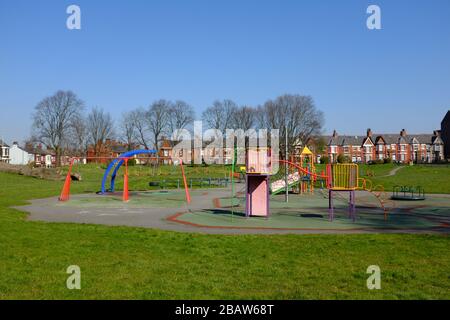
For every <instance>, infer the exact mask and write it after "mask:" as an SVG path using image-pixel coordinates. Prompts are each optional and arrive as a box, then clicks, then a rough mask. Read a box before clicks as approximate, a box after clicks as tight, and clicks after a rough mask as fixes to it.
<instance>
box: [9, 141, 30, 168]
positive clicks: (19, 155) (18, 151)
mask: <svg viewBox="0 0 450 320" xmlns="http://www.w3.org/2000/svg"><path fill="white" fill-rule="evenodd" d="M9 156H10V158H11V160H10V162H9V163H11V164H18V165H27V164H29V163H30V162H32V161H34V156H33V155H31V154H29V153H28V152H27V151H26V150H25V148H21V147H19V144H18V143H17V142H16V141H15V142H13V145H12V146H11V148H10V150H9Z"/></svg>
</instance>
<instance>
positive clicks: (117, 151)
mask: <svg viewBox="0 0 450 320" xmlns="http://www.w3.org/2000/svg"><path fill="white" fill-rule="evenodd" d="M97 149H98V150H95V146H93V145H90V146H88V148H87V152H86V162H88V163H91V162H95V163H108V162H109V161H110V159H112V158H117V157H118V156H120V155H121V154H122V153H124V152H127V151H128V150H129V148H128V146H127V145H126V144H124V143H121V142H119V141H116V140H112V139H106V140H105V142H104V143H99V144H98V146H97Z"/></svg>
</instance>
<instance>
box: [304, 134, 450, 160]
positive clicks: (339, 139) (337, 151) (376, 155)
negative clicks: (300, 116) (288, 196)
mask: <svg viewBox="0 0 450 320" xmlns="http://www.w3.org/2000/svg"><path fill="white" fill-rule="evenodd" d="M440 134H441V132H440V130H435V131H434V132H433V134H407V132H406V130H405V129H402V130H401V131H400V133H399V134H374V133H372V130H371V129H367V133H366V135H361V136H349V135H339V134H338V133H337V132H336V131H334V132H333V134H332V135H331V136H323V137H321V139H323V141H325V142H326V148H324V150H317V147H316V146H315V145H314V141H313V142H312V143H311V145H310V147H311V148H312V149H316V152H317V154H318V160H320V158H321V157H323V156H327V157H328V158H329V159H330V161H331V162H337V161H338V159H339V157H340V156H344V157H345V159H347V161H351V162H356V163H370V162H374V161H376V160H383V161H384V160H387V159H389V160H390V161H393V162H399V163H410V162H414V163H435V162H441V161H444V160H445V155H444V142H443V140H442V138H441V135H440Z"/></svg>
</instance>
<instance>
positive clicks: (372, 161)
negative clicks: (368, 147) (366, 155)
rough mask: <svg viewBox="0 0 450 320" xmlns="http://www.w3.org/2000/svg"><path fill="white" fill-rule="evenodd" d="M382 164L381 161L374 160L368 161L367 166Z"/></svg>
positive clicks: (382, 161)
mask: <svg viewBox="0 0 450 320" xmlns="http://www.w3.org/2000/svg"><path fill="white" fill-rule="evenodd" d="M383 163H384V160H383V159H376V160H371V161H369V164H383Z"/></svg>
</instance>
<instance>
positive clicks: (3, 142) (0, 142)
mask: <svg viewBox="0 0 450 320" xmlns="http://www.w3.org/2000/svg"><path fill="white" fill-rule="evenodd" d="M0 146H2V147H7V148H9V146H8V145H7V144H6V142H5V141H3V140H1V139H0Z"/></svg>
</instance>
